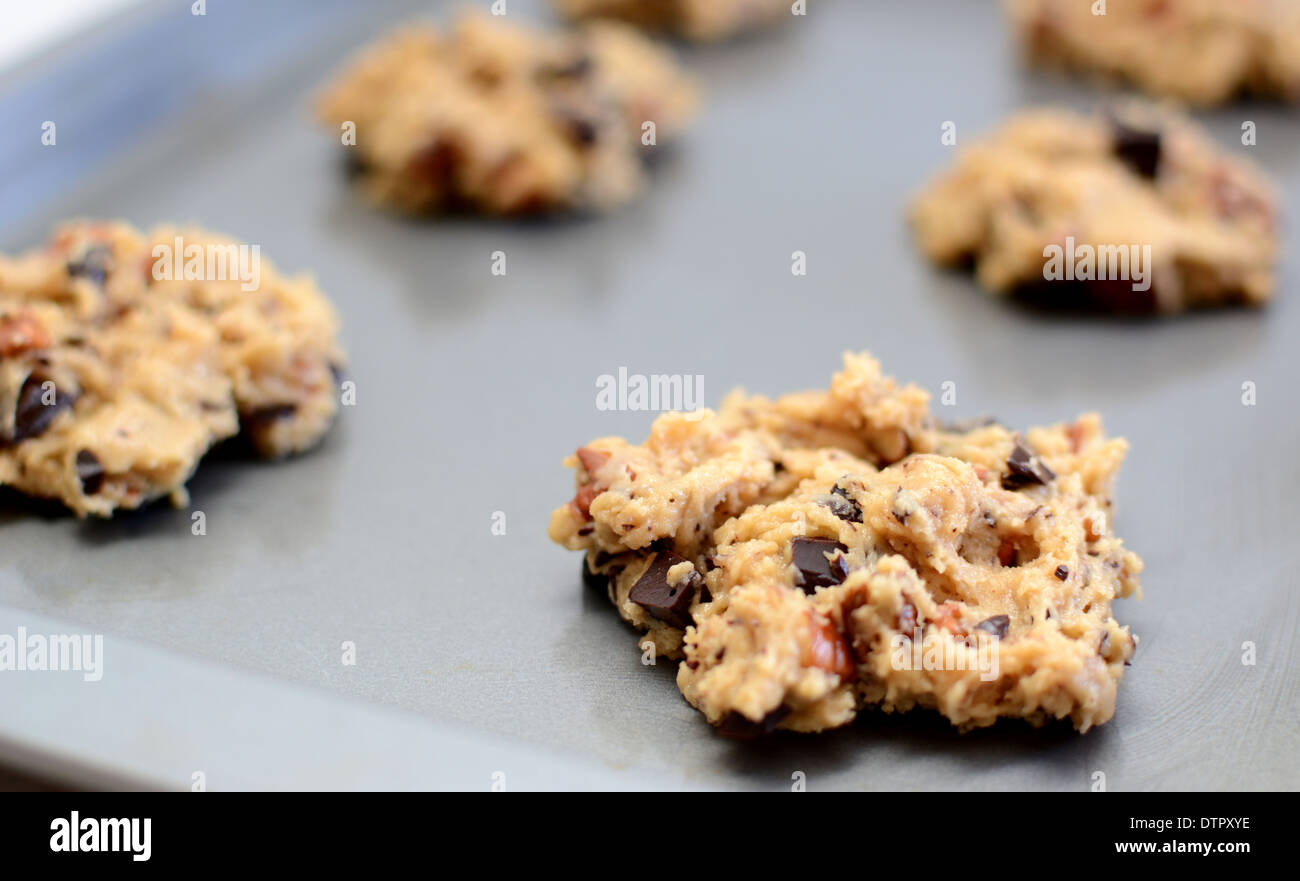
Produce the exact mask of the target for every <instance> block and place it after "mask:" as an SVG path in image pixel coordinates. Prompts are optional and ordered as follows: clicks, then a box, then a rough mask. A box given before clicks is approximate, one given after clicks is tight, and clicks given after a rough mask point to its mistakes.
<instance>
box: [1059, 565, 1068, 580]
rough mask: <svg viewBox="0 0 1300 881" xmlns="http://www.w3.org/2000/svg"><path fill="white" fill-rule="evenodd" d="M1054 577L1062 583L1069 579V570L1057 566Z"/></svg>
mask: <svg viewBox="0 0 1300 881" xmlns="http://www.w3.org/2000/svg"><path fill="white" fill-rule="evenodd" d="M1056 577H1057V578H1059V579H1061V580H1062V581H1064V580H1065V579H1067V578H1069V577H1070V570H1069V568H1068V567H1066V566H1057V567H1056Z"/></svg>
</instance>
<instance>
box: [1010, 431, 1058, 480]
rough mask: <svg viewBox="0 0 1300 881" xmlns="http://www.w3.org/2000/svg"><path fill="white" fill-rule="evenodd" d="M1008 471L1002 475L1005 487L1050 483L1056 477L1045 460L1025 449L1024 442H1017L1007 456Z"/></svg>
mask: <svg viewBox="0 0 1300 881" xmlns="http://www.w3.org/2000/svg"><path fill="white" fill-rule="evenodd" d="M1007 468H1008V469H1009V470H1008V473H1007V474H1005V475H1003V477H1002V488H1003V489H1019V488H1020V487H1022V486H1031V485H1033V484H1048V483H1051V482H1052V481H1053V480H1055V479H1056V475H1055V474H1053V473H1052V469H1051V468H1048V467H1047V465H1045V464H1044V463H1043V460H1042V459H1040V458H1038V457H1037V456H1035V455H1034V454H1033V453H1031V452H1029V450H1027V449H1025V447H1024V445H1023V444H1020V443H1019V442H1017V443H1016V447H1015V449H1013V450H1012V451H1011V455H1010V456H1008V457H1007Z"/></svg>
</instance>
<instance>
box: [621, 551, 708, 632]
mask: <svg viewBox="0 0 1300 881" xmlns="http://www.w3.org/2000/svg"><path fill="white" fill-rule="evenodd" d="M685 562H687V560H686V559H685V558H684V557H679V556H677V555H676V554H674V553H673V552H672V551H660V552H659V553H657V554H655V558H654V562H653V563H651V564H650V568H649V569H647V570H645V573H644V574H643V575H642V576H641V577H640V578H638V579H637V582H636V584H634V585H632V590H631V592H630V593H628V595H627V597H628V599H630V600H631V601H632V602H634V603H636V604H637V605H638V606H640V607H641V608H643V609H645V610H646V611H647V612H649V613H650V614H651V615H653V616H654V617H655V618H658V619H659V620H660V621H663V622H665V623H667V624H671V625H672V626H673V627H680V628H682V629H685V628H686V627H688V626H689V625H690V624H691V623H692V622H691V601H692V600H693V599H694V598H695V592H696V591H697V590H698V589H699V587H700V586H701V584H702V582H703V579H702V578H701V577H700V574H699V573H698V572H692V573H691V574H690V576H689V577H688V578H686V579H685V580H684V581H682V582H680V583H678V584H675V585H673V584H669V583H668V570H669V569H671V568H672V567H674V566H676V565H678V564H679V563H685Z"/></svg>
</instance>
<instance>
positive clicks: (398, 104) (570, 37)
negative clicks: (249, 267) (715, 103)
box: [318, 13, 696, 215]
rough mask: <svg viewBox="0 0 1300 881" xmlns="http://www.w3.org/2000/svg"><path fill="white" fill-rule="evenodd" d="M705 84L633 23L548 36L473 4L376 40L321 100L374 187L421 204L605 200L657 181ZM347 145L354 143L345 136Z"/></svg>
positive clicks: (563, 204) (416, 207)
mask: <svg viewBox="0 0 1300 881" xmlns="http://www.w3.org/2000/svg"><path fill="white" fill-rule="evenodd" d="M695 104H696V89H695V86H694V85H693V83H692V82H691V81H690V80H689V79H688V78H687V77H686V76H685V75H684V74H683V73H682V72H681V71H680V70H679V69H678V67H677V65H676V64H675V62H674V61H673V59H672V57H671V56H670V55H669V54H668V53H667V52H666V51H665V50H663V49H661V48H659V47H657V46H655V45H653V44H652V43H650V42H649V41H647V40H646V39H645V38H643V37H642V36H640V35H639V34H637V33H636V32H635V31H633V30H632V29H630V28H628V27H627V26H625V25H620V24H613V23H595V24H592V25H589V26H586V27H584V28H582V29H580V30H577V31H571V32H565V33H561V32H555V33H548V32H544V31H540V30H534V29H531V28H526V27H523V26H521V25H516V24H513V23H509V22H506V21H505V20H503V19H502V18H500V17H494V16H488V15H479V14H468V13H467V14H465V15H462V16H461V17H460V18H459V19H458V20H457V21H456V23H455V25H454V27H452V29H451V31H450V33H442V32H440V31H438V30H437V29H435V28H433V27H426V26H410V27H408V28H406V29H404V30H402V31H400V32H398V33H396V34H394V35H393V36H392V37H390V38H388V39H386V40H384V41H382V42H380V43H379V44H378V45H376V46H373V47H371V48H369V49H368V50H366V51H365V52H364V53H362V55H361V56H360V57H359V58H358V59H357V60H356V61H355V63H353V64H352V65H351V66H350V67H349V68H348V70H347V71H346V72H344V73H343V75H342V76H341V77H340V78H339V79H338V80H337V81H336V82H335V83H334V84H333V85H331V86H330V87H329V88H328V89H327V91H326V92H325V93H324V94H323V96H322V97H321V99H320V101H319V104H318V113H319V116H320V118H321V120H322V121H323V122H324V123H326V124H328V125H329V126H330V128H331V129H332V130H333V131H334V132H335V133H336V135H337V136H339V137H340V138H342V137H343V132H344V128H345V127H346V126H348V125H354V126H355V146H347V147H346V149H347V150H350V151H353V152H352V153H351V154H350V160H351V164H352V166H353V169H354V171H355V174H356V178H357V181H358V183H359V185H360V187H361V189H362V190H363V191H364V192H365V193H366V195H367V196H369V197H370V198H371V199H372V200H373V201H375V202H377V203H381V204H384V205H388V206H390V207H393V208H395V209H398V210H400V211H404V212H410V213H431V212H440V211H462V212H479V213H483V214H492V215H523V214H534V213H543V212H554V211H570V210H581V211H589V210H602V209H607V208H612V207H614V206H617V205H620V204H622V203H624V202H627V201H628V200H630V199H631V198H632V197H633V196H635V195H636V194H637V193H638V192H639V191H640V190H641V189H642V187H643V186H644V184H645V180H646V172H645V168H644V164H645V159H646V157H647V156H648V155H649V151H651V150H653V149H655V145H663V144H665V143H667V142H668V141H671V140H672V139H673V138H675V137H677V135H678V134H679V133H680V132H681V131H682V130H683V129H684V127H685V126H686V124H687V122H688V121H689V119H690V118H691V117H692V116H693V114H694V109H695ZM345 143H346V142H345Z"/></svg>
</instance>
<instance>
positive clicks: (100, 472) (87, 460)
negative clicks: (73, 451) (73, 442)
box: [77, 450, 104, 496]
mask: <svg viewBox="0 0 1300 881" xmlns="http://www.w3.org/2000/svg"><path fill="white" fill-rule="evenodd" d="M77 476H78V477H80V478H81V491H82V492H84V493H85V494H86V495H88V496H93V495H94V494H95V493H97V492H99V490H100V487H102V486H103V485H104V464H103V463H102V462H100V461H99V457H98V456H96V455H95V454H94V453H92V452H91V451H90V450H78V451H77Z"/></svg>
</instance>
